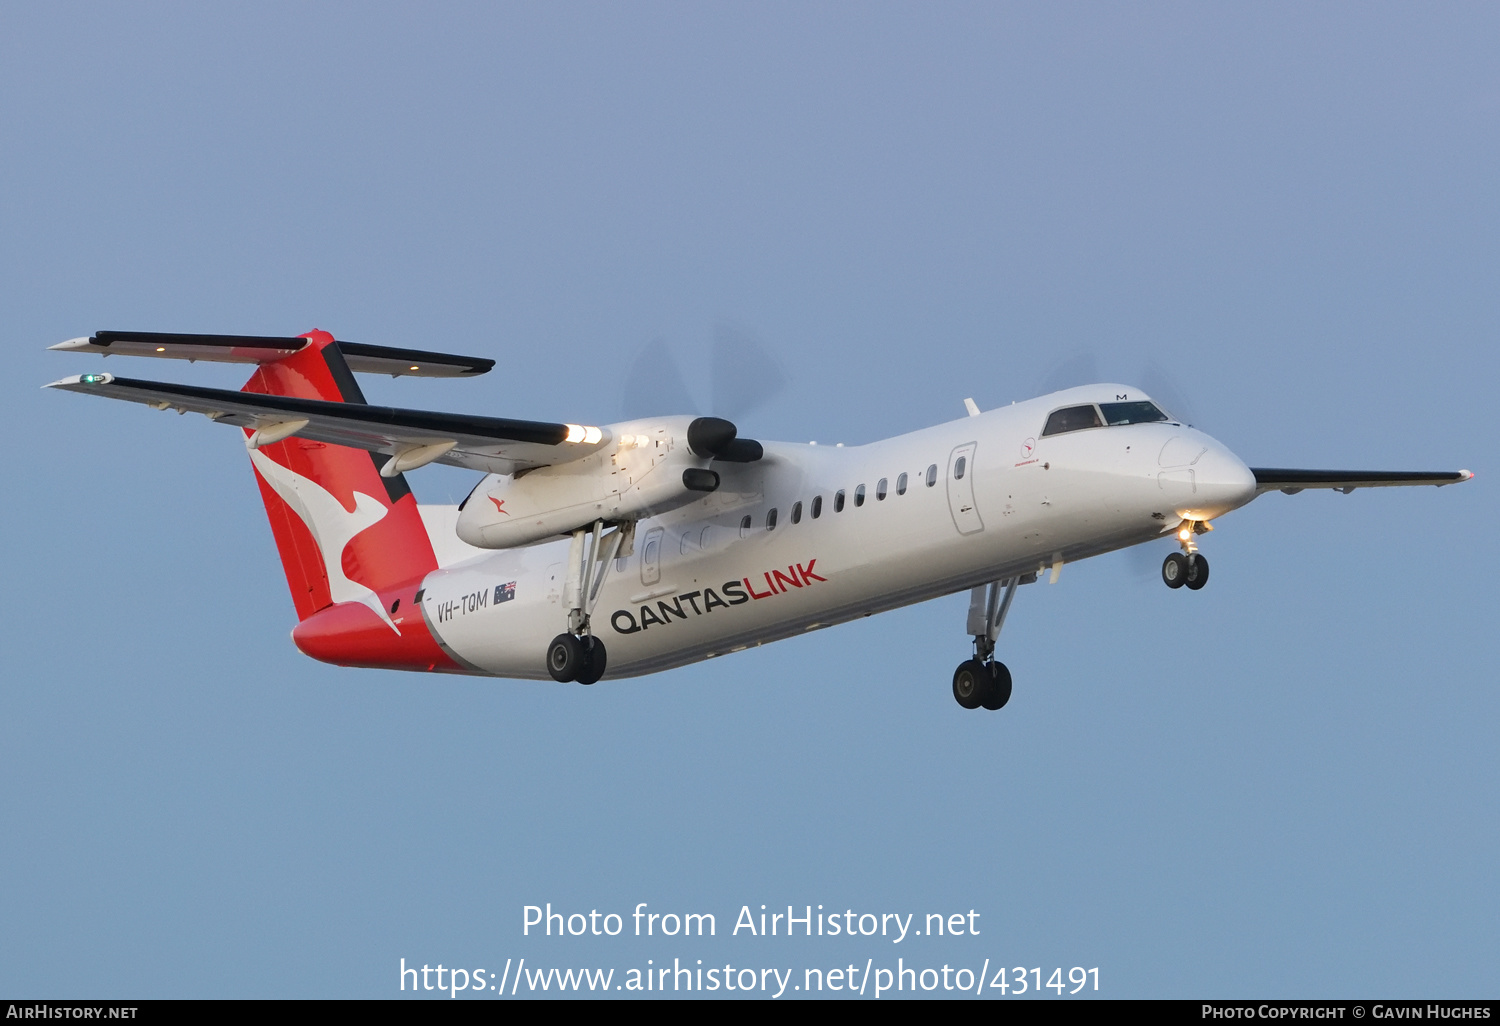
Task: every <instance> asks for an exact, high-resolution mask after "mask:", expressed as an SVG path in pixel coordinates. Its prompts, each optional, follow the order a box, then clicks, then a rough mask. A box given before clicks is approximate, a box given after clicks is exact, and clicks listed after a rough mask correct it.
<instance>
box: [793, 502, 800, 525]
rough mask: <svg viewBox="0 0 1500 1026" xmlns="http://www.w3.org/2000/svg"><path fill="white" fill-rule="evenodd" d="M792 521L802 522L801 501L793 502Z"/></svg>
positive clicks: (795, 522)
mask: <svg viewBox="0 0 1500 1026" xmlns="http://www.w3.org/2000/svg"><path fill="white" fill-rule="evenodd" d="M792 523H794V524H800V523H802V503H800V502H794V503H792Z"/></svg>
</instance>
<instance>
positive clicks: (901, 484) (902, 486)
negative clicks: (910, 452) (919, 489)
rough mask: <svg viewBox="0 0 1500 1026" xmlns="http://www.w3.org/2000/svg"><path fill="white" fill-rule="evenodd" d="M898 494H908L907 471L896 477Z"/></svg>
mask: <svg viewBox="0 0 1500 1026" xmlns="http://www.w3.org/2000/svg"><path fill="white" fill-rule="evenodd" d="M896 494H897V495H905V494H906V474H905V472H903V473H902V474H901V476H900V477H898V478H896Z"/></svg>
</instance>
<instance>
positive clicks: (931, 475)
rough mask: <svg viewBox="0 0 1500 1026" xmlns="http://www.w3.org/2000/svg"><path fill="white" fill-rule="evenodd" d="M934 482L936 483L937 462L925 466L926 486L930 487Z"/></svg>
mask: <svg viewBox="0 0 1500 1026" xmlns="http://www.w3.org/2000/svg"><path fill="white" fill-rule="evenodd" d="M935 484H937V464H936V463H934V464H933V465H932V466H930V467H928V468H927V487H928V488H931V487H932V486H933V485H935Z"/></svg>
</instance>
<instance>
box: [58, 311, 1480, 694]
mask: <svg viewBox="0 0 1500 1026" xmlns="http://www.w3.org/2000/svg"><path fill="white" fill-rule="evenodd" d="M52 348H53V349H57V350H63V351H68V352H87V353H99V354H103V355H132V356H154V357H168V358H177V359H187V360H210V361H217V362H228V363H246V364H254V365H256V369H255V372H254V374H253V375H251V378H250V380H249V382H247V383H246V384H245V386H244V388H243V389H242V390H241V391H238V392H235V391H230V390H226V389H217V388H199V387H196V386H191V385H177V384H168V383H164V382H157V381H142V380H138V379H132V378H123V377H115V376H114V375H112V374H84V375H81V376H77V377H71V378H66V379H64V380H62V381H58V382H55V383H54V384H53V385H51V386H50V387H52V388H60V389H66V390H68V391H73V392H85V393H91V394H95V395H103V396H109V397H112V398H115V399H128V400H131V401H133V402H139V403H145V404H146V405H148V406H152V407H154V408H156V409H159V410H168V409H170V410H176V411H178V412H179V413H183V412H193V413H201V414H203V415H205V416H207V417H208V418H209V419H210V420H214V421H217V422H219V423H221V424H232V425H234V426H235V427H238V428H240V429H241V430H242V431H243V433H244V440H245V447H246V449H247V450H248V451H249V454H250V461H251V463H252V464H253V466H254V468H255V475H256V480H257V481H258V483H259V485H260V491H261V497H262V499H263V500H264V501H265V506H266V512H267V514H268V516H269V517H270V520H271V530H272V533H273V534H274V536H275V538H276V545H277V548H278V549H279V550H280V554H281V560H282V565H283V567H284V568H285V570H286V576H287V583H288V584H289V585H290V587H291V591H292V601H293V603H294V604H295V605H296V608H297V618H298V621H299V622H298V624H297V627H296V628H295V629H294V630H293V631H292V638H293V640H294V641H295V642H296V644H297V647H298V648H299V649H301V650H302V651H303V652H304V653H306V654H307V655H310V656H312V657H313V658H314V659H320V660H323V661H324V662H329V663H336V664H339V665H342V666H369V667H383V668H387V669H402V670H434V671H442V672H448V673H470V674H486V675H491V676H497V677H521V678H531V679H543V678H545V677H548V676H550V677H551V678H552V679H554V680H557V681H577V682H579V683H582V684H593V683H594V682H596V681H598V680H599V679H601V678H602V677H603V676H604V675H605V673H606V670H607V671H608V673H609V675H610V676H611V677H612V678H618V677H631V676H636V675H639V674H644V673H652V672H654V671H657V670H664V669H667V668H669V667H673V666H681V665H683V664H685V663H691V662H695V661H697V660H700V659H708V658H711V657H713V656H718V655H724V654H725V653H729V652H738V651H740V650H741V649H744V648H747V647H749V646H752V645H760V644H764V643H765V642H767V641H775V640H777V639H780V638H787V637H791V636H793V635H796V634H801V633H803V632H805V631H810V630H814V629H816V628H819V627H827V626H829V625H831V624H835V623H840V622H842V621H845V620H852V619H854V618H856V617H861V616H869V615H870V614H871V613H878V612H882V611H884V610H887V609H894V608H896V607H898V606H904V605H907V604H909V603H913V602H920V601H923V600H924V599H930V598H936V597H938V596H940V595H947V594H950V593H952V592H956V591H963V590H970V601H969V613H968V621H967V625H966V629H967V633H968V634H969V635H970V637H971V638H972V641H973V656H972V658H969V659H967V660H965V661H964V662H963V663H961V664H960V665H959V667H958V669H957V671H956V672H955V673H954V675H953V695H954V697H955V698H956V699H957V700H958V703H959V704H960V705H962V706H963V707H964V708H966V709H974V708H978V707H980V706H983V707H985V708H987V709H999V708H1000V707H1001V706H1003V705H1005V703H1006V702H1007V701H1008V700H1009V698H1010V693H1011V677H1010V671H1009V670H1007V669H1006V667H1005V664H1004V663H1001V662H999V661H997V660H996V659H995V643H996V639H997V638H998V637H999V635H1000V630H1001V627H1002V626H1003V625H1004V623H1005V617H1006V613H1007V612H1008V611H1009V609H1010V606H1011V601H1012V599H1014V597H1015V594H1016V589H1017V587H1018V586H1019V585H1022V584H1027V583H1031V582H1033V581H1035V580H1036V579H1037V575H1038V574H1043V573H1046V574H1050V577H1051V579H1052V580H1054V581H1055V580H1056V579H1057V576H1058V573H1059V571H1060V570H1061V568H1062V566H1063V564H1064V563H1067V562H1071V561H1073V560H1079V559H1084V558H1086V557H1088V556H1095V555H1098V554H1100V553H1102V552H1109V551H1111V550H1113V549H1119V548H1124V547H1126V546H1129V545H1135V544H1138V543H1141V542H1147V541H1151V540H1152V539H1154V538H1158V537H1161V536H1163V535H1166V534H1173V535H1175V537H1176V539H1177V540H1178V542H1179V544H1180V549H1181V551H1179V552H1173V553H1172V554H1171V555H1169V556H1167V558H1166V561H1165V562H1164V563H1163V564H1162V580H1163V581H1165V582H1166V584H1167V586H1168V587H1171V588H1180V587H1183V586H1186V587H1187V588H1189V589H1190V590H1197V589H1199V588H1202V587H1203V586H1204V584H1205V583H1207V581H1208V561H1207V559H1206V558H1205V557H1204V556H1203V554H1202V553H1201V552H1199V551H1198V546H1197V539H1198V538H1199V537H1200V536H1201V535H1202V534H1203V533H1204V532H1206V531H1209V530H1211V529H1212V528H1211V526H1210V522H1211V521H1212V520H1214V519H1215V518H1216V517H1221V516H1223V515H1224V514H1225V513H1228V512H1229V511H1231V510H1234V509H1237V508H1239V507H1240V506H1243V505H1245V504H1246V503H1247V502H1249V501H1250V500H1251V499H1253V498H1255V497H1256V496H1257V495H1259V494H1261V493H1262V492H1266V491H1271V490H1281V491H1284V492H1288V493H1293V492H1297V491H1300V490H1302V489H1304V488H1335V489H1339V490H1341V491H1344V492H1350V491H1353V490H1354V489H1355V488H1365V487H1378V486H1386V485H1419V484H1427V485H1445V484H1453V483H1455V482H1458V481H1465V480H1468V479H1469V478H1470V477H1472V476H1473V475H1472V474H1470V473H1469V472H1468V471H1466V470H1460V471H1456V472H1447V473H1410V472H1382V471H1370V472H1367V471H1323V470H1280V469H1265V468H1250V467H1246V466H1245V464H1244V463H1242V462H1241V461H1240V460H1239V458H1238V457H1236V456H1235V455H1234V453H1232V452H1230V451H1229V450H1228V449H1227V448H1226V447H1225V446H1223V445H1222V444H1220V443H1219V442H1217V441H1215V440H1214V439H1212V438H1210V437H1209V436H1208V435H1205V434H1203V433H1202V432H1200V431H1196V430H1194V429H1193V428H1191V427H1189V426H1188V425H1185V424H1182V423H1179V422H1178V421H1176V420H1174V419H1173V418H1172V416H1171V415H1170V414H1169V413H1168V412H1167V411H1165V410H1163V409H1162V408H1161V407H1160V406H1158V405H1157V404H1156V403H1154V402H1153V401H1152V400H1151V398H1150V397H1149V396H1147V395H1145V394H1143V393H1142V392H1140V391H1139V390H1138V389H1135V388H1133V387H1131V386H1127V385H1111V384H1101V385H1089V386H1085V387H1082V388H1072V389H1068V390H1066V391H1062V392H1055V393H1053V394H1051V395H1046V396H1042V397H1040V398H1037V399H1032V400H1029V401H1027V402H1022V403H1016V404H1014V405H1011V406H1006V407H1002V408H1000V409H997V410H990V411H987V412H981V411H980V410H979V408H978V407H977V406H975V405H974V402H973V400H965V405H966V406H967V408H968V412H969V416H968V417H966V418H963V419H961V420H956V421H953V422H951V423H947V424H939V425H937V426H935V427H930V428H926V429H924V430H921V431H915V432H912V433H911V434H907V435H900V436H898V437H896V438H889V439H886V440H884V441H880V442H872V443H870V444H869V445H862V446H853V447H848V448H844V447H835V448H830V447H827V446H817V445H812V444H808V445H798V444H790V443H780V442H758V441H752V440H750V439H748V438H741V437H739V434H738V432H737V430H736V428H735V426H734V425H733V424H731V423H730V422H728V421H726V420H721V419H717V418H713V417H696V418H694V417H659V418H654V419H647V420H637V421H630V422H626V423H620V424H610V425H608V426H605V427H593V426H587V425H581V424H546V423H538V422H534V421H523V420H507V419H502V418H495V417H470V416H462V415H457V414H451V413H431V412H427V411H422V410H407V409H396V408H392V407H385V406H370V405H367V404H366V403H365V400H364V397H363V395H362V394H361V393H360V389H359V385H358V384H357V383H356V382H355V379H354V374H353V373H351V372H369V373H382V374H391V375H394V376H400V375H404V374H409V375H425V376H429V377H466V376H471V375H476V374H483V373H485V372H486V371H488V370H489V369H490V368H491V367H492V366H494V361H492V360H484V359H474V358H469V357H460V356H450V355H446V354H441V353H429V352H421V351H417V350H408V349H392V348H387V347H383V346H371V345H359V344H355V343H349V342H339V341H335V340H334V338H333V336H332V335H329V334H328V333H327V332H323V331H313V332H309V333H308V334H306V335H303V336H300V337H297V338H261V337H246V336H225V335H175V334H174V335H169V334H155V333H133V332H103V331H102V332H99V333H98V334H97V335H94V336H91V337H89V338H79V339H73V340H72V341H69V342H63V343H61V344H59V345H56V346H53V347H52ZM434 462H437V463H446V464H450V465H452V466H458V467H467V468H469V469H472V470H477V471H481V472H482V473H483V474H484V477H483V478H482V479H481V480H480V481H479V483H478V484H477V485H475V486H474V490H473V491H472V492H470V493H469V496H468V498H467V499H465V500H464V501H463V502H462V503H459V504H458V505H457V506H426V505H420V506H419V505H418V504H417V502H416V499H415V497H414V496H413V495H412V494H411V490H410V489H409V488H408V487H407V485H406V481H405V479H404V477H403V476H402V475H403V473H405V472H406V471H411V470H415V469H417V468H418V467H421V466H425V465H426V464H428V463H434ZM549 638H550V639H551V640H550V641H549V640H548V639H549Z"/></svg>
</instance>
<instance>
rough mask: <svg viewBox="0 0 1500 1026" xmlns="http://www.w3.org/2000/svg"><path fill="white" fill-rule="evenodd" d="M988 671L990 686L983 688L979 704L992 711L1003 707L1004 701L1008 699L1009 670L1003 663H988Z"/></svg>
mask: <svg viewBox="0 0 1500 1026" xmlns="http://www.w3.org/2000/svg"><path fill="white" fill-rule="evenodd" d="M989 671H990V686H989V687H988V688H986V689H985V695H984V697H983V698H981V699H980V700H979V704H980V705H982V706H984V707H985V708H986V709H988V710H990V711H991V712H994V711H995V710H997V709H1003V708H1005V703H1006V702H1009V701H1010V670H1009V669H1007V668H1006V666H1005V664H1004V663H990V665H989Z"/></svg>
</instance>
